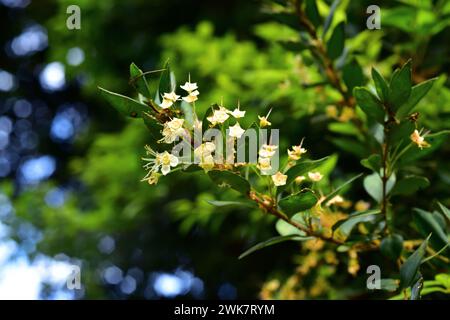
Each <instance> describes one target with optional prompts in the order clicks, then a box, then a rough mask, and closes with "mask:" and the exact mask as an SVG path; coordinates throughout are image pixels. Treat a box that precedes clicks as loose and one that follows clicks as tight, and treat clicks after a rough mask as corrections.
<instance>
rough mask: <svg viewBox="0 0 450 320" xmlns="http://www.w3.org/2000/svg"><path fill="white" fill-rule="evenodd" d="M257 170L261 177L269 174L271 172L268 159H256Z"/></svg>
mask: <svg viewBox="0 0 450 320" xmlns="http://www.w3.org/2000/svg"><path fill="white" fill-rule="evenodd" d="M258 169H259V170H261V173H262V174H263V175H267V174H269V172H270V171H271V170H272V165H271V163H270V158H262V157H259V158H258Z"/></svg>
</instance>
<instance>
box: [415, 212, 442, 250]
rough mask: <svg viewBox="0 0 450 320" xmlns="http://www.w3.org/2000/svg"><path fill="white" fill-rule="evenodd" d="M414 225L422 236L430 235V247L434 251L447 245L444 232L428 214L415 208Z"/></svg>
mask: <svg viewBox="0 0 450 320" xmlns="http://www.w3.org/2000/svg"><path fill="white" fill-rule="evenodd" d="M414 223H415V225H416V226H417V229H418V230H419V232H420V233H421V234H422V235H423V236H424V235H427V234H430V233H431V237H430V245H431V247H432V248H433V249H434V250H440V249H442V248H443V247H444V246H445V245H447V244H448V243H449V240H448V238H447V235H446V233H445V230H443V229H442V227H441V226H440V225H439V223H438V222H437V221H436V220H435V218H434V217H433V215H432V214H431V213H430V212H427V211H424V210H422V209H418V208H415V209H414ZM447 252H449V251H447Z"/></svg>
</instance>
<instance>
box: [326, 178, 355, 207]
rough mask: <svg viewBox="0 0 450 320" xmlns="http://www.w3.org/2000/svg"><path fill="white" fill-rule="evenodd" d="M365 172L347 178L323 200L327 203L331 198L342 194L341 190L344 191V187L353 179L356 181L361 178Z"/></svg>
mask: <svg viewBox="0 0 450 320" xmlns="http://www.w3.org/2000/svg"><path fill="white" fill-rule="evenodd" d="M362 175H363V174H362V173H360V174H358V175H356V176H354V177H353V178H351V179H349V180H347V181H346V182H344V183H343V184H341V185H340V186H339V187H337V188H336V190H334V191H333V192H331V193H330V194H329V195H328V196H327V197H326V198H325V200H323V201H322V203H327V202H328V201H329V200H331V199H332V198H333V197H334V196H336V195H338V194H340V192H341V191H343V190H342V189H344V188H345V187H346V186H348V185H349V184H351V183H352V182H353V181H355V180H356V179H358V178H360V177H361V176H362Z"/></svg>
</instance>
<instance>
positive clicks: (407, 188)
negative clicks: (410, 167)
mask: <svg viewBox="0 0 450 320" xmlns="http://www.w3.org/2000/svg"><path fill="white" fill-rule="evenodd" d="M429 185H430V181H429V180H428V179H427V178H425V177H419V176H407V177H405V178H403V179H401V180H399V181H397V183H396V184H395V187H394V189H392V195H396V194H401V195H412V194H414V193H416V192H417V191H419V190H420V189H424V188H426V187H428V186H429Z"/></svg>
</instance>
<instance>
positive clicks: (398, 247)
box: [380, 234, 403, 261]
mask: <svg viewBox="0 0 450 320" xmlns="http://www.w3.org/2000/svg"><path fill="white" fill-rule="evenodd" d="M402 250H403V237H402V236H401V235H399V234H392V235H389V236H387V237H386V238H384V239H383V241H381V245H380V251H381V253H382V254H383V255H385V256H386V257H388V258H391V259H392V260H393V261H396V260H397V259H398V257H400V254H401V253H402Z"/></svg>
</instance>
